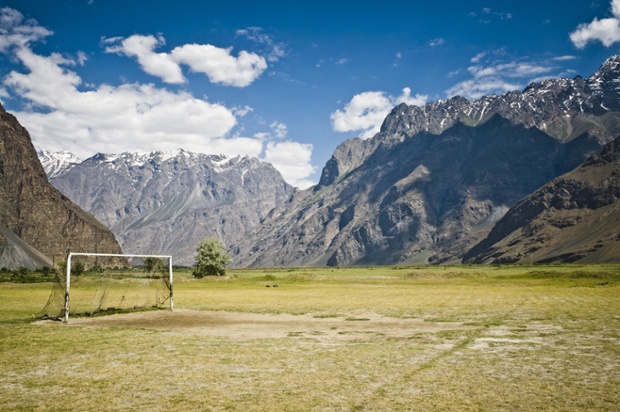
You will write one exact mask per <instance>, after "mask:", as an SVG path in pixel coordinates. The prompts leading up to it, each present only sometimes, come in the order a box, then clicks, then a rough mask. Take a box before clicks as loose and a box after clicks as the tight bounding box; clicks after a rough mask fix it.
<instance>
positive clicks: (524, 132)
mask: <svg viewBox="0 0 620 412" xmlns="http://www.w3.org/2000/svg"><path fill="white" fill-rule="evenodd" d="M619 92H620V57H619V56H615V57H612V58H610V59H609V60H607V61H606V62H605V63H604V64H603V65H602V66H601V68H600V69H599V70H598V71H597V72H596V73H594V74H593V75H592V76H590V77H589V78H587V79H584V78H582V77H579V76H578V77H575V78H573V79H550V80H545V81H542V82H540V83H533V84H530V85H529V86H528V87H527V88H526V89H525V90H523V92H509V93H506V94H504V95H502V96H488V97H483V98H481V99H479V100H476V101H469V100H467V99H464V98H462V97H454V98H452V99H449V100H441V101H438V102H434V103H431V104H428V105H425V106H424V107H417V106H407V105H404V104H402V105H400V106H398V107H396V108H395V109H394V110H393V111H392V112H391V113H390V115H388V117H387V118H386V119H385V121H384V123H383V125H382V127H381V132H380V133H379V134H377V135H376V136H375V137H374V138H372V139H369V140H366V141H362V140H359V139H352V140H349V141H346V142H344V143H342V144H341V145H340V146H339V147H338V148H337V149H336V151H335V152H334V154H333V156H332V158H331V159H330V160H329V161H328V162H327V164H326V166H325V168H324V169H323V173H322V176H321V180H320V182H319V184H318V185H317V186H316V187H314V188H312V189H309V190H306V191H302V192H299V193H298V194H297V195H296V196H295V197H294V198H293V199H292V200H291V202H289V203H287V204H285V205H282V206H280V207H278V208H277V209H275V210H274V211H273V212H272V213H271V214H270V216H269V218H268V219H266V220H265V221H264V222H263V224H262V225H261V226H260V227H257V228H256V229H255V230H253V231H252V232H251V233H250V234H249V235H248V236H247V237H245V238H244V239H243V240H242V241H240V242H239V244H238V245H237V246H236V247H234V248H233V249H232V250H231V251H232V253H233V259H234V261H235V262H236V264H238V265H241V266H281V265H324V264H327V265H355V264H389V263H402V262H457V261H460V260H461V258H462V256H463V255H464V253H465V252H466V251H467V250H469V249H470V248H471V247H472V246H473V245H474V244H476V243H477V242H479V241H480V240H482V239H483V238H484V237H485V236H486V235H487V234H488V232H489V231H490V229H491V228H492V226H493V225H494V223H495V222H497V220H499V219H500V218H501V217H502V216H503V215H504V214H505V212H506V211H507V210H508V209H509V208H510V207H511V206H513V205H514V204H515V203H516V202H517V201H518V200H519V199H520V198H522V197H524V196H526V195H528V194H529V193H531V192H532V191H534V190H535V189H537V188H538V187H540V186H541V185H542V184H544V183H546V182H548V181H549V180H551V179H553V178H555V177H557V176H559V175H561V174H563V173H566V172H567V171H569V170H571V169H573V168H574V167H576V166H577V165H579V164H580V163H581V162H583V161H584V159H585V158H587V156H589V155H591V154H592V153H595V152H596V151H598V150H599V149H600V148H601V147H602V146H603V145H604V144H605V143H608V142H609V141H611V140H613V138H614V137H615V136H616V135H618V134H620V99H619V97H618V96H619Z"/></svg>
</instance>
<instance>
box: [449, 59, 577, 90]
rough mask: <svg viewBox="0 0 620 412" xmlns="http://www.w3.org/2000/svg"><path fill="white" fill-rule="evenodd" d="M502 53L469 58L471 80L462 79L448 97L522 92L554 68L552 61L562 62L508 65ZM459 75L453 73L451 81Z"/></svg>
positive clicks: (548, 60)
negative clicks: (526, 85)
mask: <svg viewBox="0 0 620 412" xmlns="http://www.w3.org/2000/svg"><path fill="white" fill-rule="evenodd" d="M508 58H509V57H507V56H506V55H505V51H504V50H496V51H492V52H491V51H489V52H481V53H478V54H477V55H476V56H474V57H473V58H471V60H470V61H471V63H473V65H471V66H469V67H468V68H467V73H469V74H470V75H471V77H472V78H470V79H465V80H463V81H461V82H459V83H457V84H456V85H454V86H452V87H451V88H449V89H448V90H446V94H447V95H448V97H452V96H456V95H458V96H463V97H466V98H468V99H478V98H480V97H482V96H486V95H490V94H503V93H505V92H508V91H512V90H518V89H521V88H523V86H524V85H525V84H528V83H530V82H532V81H534V80H539V79H541V78H545V77H546V75H549V74H550V73H551V72H552V71H553V70H554V69H555V68H556V67H555V66H554V63H553V61H558V60H562V59H565V57H562V58H559V59H554V58H550V59H545V60H543V61H540V62H535V61H508V62H506V60H507V59H508ZM458 74H460V72H453V73H451V75H449V77H454V75H458Z"/></svg>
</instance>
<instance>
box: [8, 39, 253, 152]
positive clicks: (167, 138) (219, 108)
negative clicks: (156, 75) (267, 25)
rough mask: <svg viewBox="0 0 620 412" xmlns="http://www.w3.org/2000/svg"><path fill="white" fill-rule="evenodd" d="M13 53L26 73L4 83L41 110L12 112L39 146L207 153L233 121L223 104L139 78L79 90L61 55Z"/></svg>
mask: <svg viewBox="0 0 620 412" xmlns="http://www.w3.org/2000/svg"><path fill="white" fill-rule="evenodd" d="M16 57H17V58H18V59H19V60H20V61H21V62H22V64H23V65H24V66H25V67H26V68H27V69H28V73H20V72H17V71H12V72H10V73H9V74H8V75H7V76H6V77H5V79H4V82H3V84H4V86H5V87H7V88H8V89H9V90H12V91H13V92H14V93H16V94H17V95H18V96H20V97H21V98H22V99H25V100H27V101H29V102H30V104H29V107H31V108H34V109H39V110H28V109H27V110H24V111H21V112H16V113H15V114H16V115H17V117H18V118H19V119H20V122H22V123H23V124H24V126H26V128H27V129H28V130H29V131H30V133H31V135H32V136H33V139H34V140H35V141H37V144H39V145H40V146H42V147H45V148H47V149H49V150H71V151H74V152H75V153H76V154H77V155H80V156H88V155H91V154H92V153H93V151H102V152H115V151H117V150H118V148H119V147H122V148H123V150H131V151H143V152H144V151H151V150H171V149H175V148H178V147H179V146H181V147H184V148H186V149H188V150H196V151H207V149H208V148H209V147H210V146H211V145H213V144H214V141H215V140H214V139H218V138H223V137H224V136H226V134H227V133H228V132H230V130H231V129H232V128H233V127H234V126H235V124H236V118H235V116H234V115H233V113H232V111H231V110H229V109H228V108H226V107H225V106H223V105H221V104H213V103H209V102H208V101H206V100H202V99H197V98H194V97H193V96H192V95H190V94H189V93H185V92H180V93H174V92H171V91H168V90H166V89H159V88H156V87H155V86H153V85H144V84H125V85H121V86H118V87H114V86H109V85H101V86H98V87H97V88H94V89H90V90H81V89H80V86H82V80H81V78H80V77H79V76H78V75H77V74H76V73H75V72H73V71H71V70H68V69H67V68H66V67H63V66H65V65H67V64H70V63H71V62H70V61H67V60H66V59H63V58H62V57H60V56H59V55H56V54H53V55H51V56H49V57H45V56H40V55H37V54H35V53H33V52H32V50H30V49H21V50H20V51H19V52H17V53H16ZM171 120H174V121H171ZM258 153H260V150H258ZM230 154H233V153H230ZM234 154H236V153H234ZM254 154H256V153H254Z"/></svg>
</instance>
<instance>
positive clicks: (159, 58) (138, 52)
mask: <svg viewBox="0 0 620 412" xmlns="http://www.w3.org/2000/svg"><path fill="white" fill-rule="evenodd" d="M103 42H104V44H107V45H108V46H107V47H106V48H105V51H106V52H107V53H117V54H121V55H125V56H129V57H135V58H136V59H137V60H138V64H140V67H142V70H144V71H145V72H146V73H148V74H151V75H153V76H157V77H160V78H161V79H162V80H163V81H164V82H166V83H184V82H185V77H183V73H182V72H181V67H180V66H179V64H178V62H176V61H174V59H172V57H171V56H170V55H169V54H167V53H155V49H156V48H158V47H160V46H163V45H164V44H166V41H165V40H164V38H163V37H162V36H158V37H155V36H151V35H149V36H141V35H138V34H135V35H133V36H131V37H128V38H126V39H122V38H118V37H117V38H113V39H104V40H103Z"/></svg>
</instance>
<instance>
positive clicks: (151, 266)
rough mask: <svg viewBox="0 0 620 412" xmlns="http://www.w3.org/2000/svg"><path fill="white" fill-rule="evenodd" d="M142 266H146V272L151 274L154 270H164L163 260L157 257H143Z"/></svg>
mask: <svg viewBox="0 0 620 412" xmlns="http://www.w3.org/2000/svg"><path fill="white" fill-rule="evenodd" d="M144 266H145V267H146V270H147V272H149V273H150V274H151V275H152V274H154V273H155V272H162V271H163V270H164V261H163V260H161V259H159V258H156V257H152V256H149V257H147V258H146V259H144Z"/></svg>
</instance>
